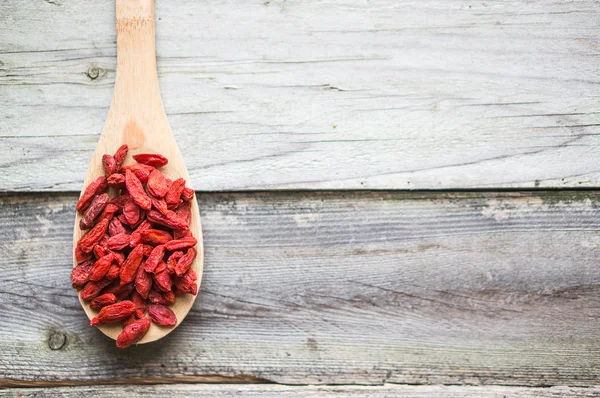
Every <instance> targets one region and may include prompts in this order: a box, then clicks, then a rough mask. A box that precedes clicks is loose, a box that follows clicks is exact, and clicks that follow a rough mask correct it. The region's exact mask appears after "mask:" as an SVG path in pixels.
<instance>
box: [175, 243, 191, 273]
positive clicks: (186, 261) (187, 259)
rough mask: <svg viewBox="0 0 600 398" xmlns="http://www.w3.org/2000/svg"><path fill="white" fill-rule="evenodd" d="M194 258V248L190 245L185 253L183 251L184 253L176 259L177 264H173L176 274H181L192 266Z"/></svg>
mask: <svg viewBox="0 0 600 398" xmlns="http://www.w3.org/2000/svg"><path fill="white" fill-rule="evenodd" d="M195 258H196V249H194V248H193V247H190V248H189V249H188V251H187V253H185V255H184V256H182V257H181V258H180V259H179V260H178V261H177V265H176V266H175V273H176V274H177V276H182V275H183V274H185V273H186V272H187V271H188V270H189V269H190V267H191V266H192V263H193V262H194V259H195Z"/></svg>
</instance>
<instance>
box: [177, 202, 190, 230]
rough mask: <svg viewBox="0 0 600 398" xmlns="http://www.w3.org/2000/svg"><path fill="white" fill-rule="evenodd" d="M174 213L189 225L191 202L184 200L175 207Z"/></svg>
mask: <svg viewBox="0 0 600 398" xmlns="http://www.w3.org/2000/svg"><path fill="white" fill-rule="evenodd" d="M175 214H177V215H178V216H179V218H181V219H182V220H183V221H185V223H186V224H187V225H190V223H191V222H192V204H191V203H190V202H186V203H184V204H182V205H181V206H179V207H178V208H177V209H175Z"/></svg>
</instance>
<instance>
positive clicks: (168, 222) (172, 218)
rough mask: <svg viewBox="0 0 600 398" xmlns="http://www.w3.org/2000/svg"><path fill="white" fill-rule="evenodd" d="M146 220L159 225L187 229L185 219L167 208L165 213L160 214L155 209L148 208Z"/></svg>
mask: <svg viewBox="0 0 600 398" xmlns="http://www.w3.org/2000/svg"><path fill="white" fill-rule="evenodd" d="M147 217H148V220H149V221H151V222H153V223H155V224H159V225H163V226H165V227H169V228H173V229H187V228H188V224H187V223H186V222H185V220H182V219H181V218H180V217H179V216H178V215H177V214H175V213H174V212H173V211H171V210H168V211H167V213H166V214H164V215H163V214H161V213H159V212H158V211H156V210H150V211H149V212H148V213H147Z"/></svg>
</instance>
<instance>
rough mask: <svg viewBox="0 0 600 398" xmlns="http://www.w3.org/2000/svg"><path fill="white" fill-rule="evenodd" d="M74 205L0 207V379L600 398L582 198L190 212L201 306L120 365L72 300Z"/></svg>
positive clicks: (297, 196)
mask: <svg viewBox="0 0 600 398" xmlns="http://www.w3.org/2000/svg"><path fill="white" fill-rule="evenodd" d="M75 201H76V194H69V195H64V194H62V195H37V194H29V195H9V196H6V195H5V196H4V197H0V231H2V239H1V240H0V253H2V261H0V274H1V275H2V278H0V314H1V320H2V322H0V347H1V349H0V379H3V380H12V381H13V382H14V381H15V380H16V381H19V380H20V381H37V382H59V381H65V380H69V382H70V383H75V382H85V383H98V382H101V381H103V380H108V381H111V382H116V381H121V382H126V383H137V382H141V381H144V382H154V383H156V382H169V381H176V380H177V379H179V378H185V381H194V380H196V381H200V380H205V378H204V377H203V376H205V375H217V376H234V377H236V378H239V377H240V376H245V377H247V378H249V379H250V380H252V378H257V379H263V380H268V381H274V382H279V383H285V384H382V383H384V382H392V383H408V384H488V385H490V384H496V385H498V384H501V385H529V386H549V385H571V386H594V385H598V384H599V383H598V380H600V366H598V358H599V353H600V339H598V330H599V327H600V321H599V319H600V305H599V301H600V289H599V286H600V272H598V255H599V251H600V213H599V212H598V206H599V205H600V197H599V196H598V193H596V192H580V193H577V192H575V193H568V192H567V193H560V192H550V193H535V194H527V193H511V194H508V193H505V194H487V193H486V194H483V193H477V194H452V195H450V194H444V195H441V194H439V193H437V194H434V193H428V194H421V193H401V192H398V193H377V192H364V193H312V194H308V193H299V192H296V193H261V194H258V193H244V194H205V195H202V196H201V197H200V209H201V216H202V219H203V228H204V233H205V235H204V238H205V248H206V267H205V273H204V279H203V283H202V290H201V292H200V293H199V296H198V299H197V300H196V302H195V304H194V307H193V308H192V310H191V312H190V313H189V315H188V317H187V318H186V320H185V322H183V323H182V325H181V326H180V327H178V328H177V329H176V330H175V331H174V332H173V333H171V334H169V335H168V336H166V337H165V338H163V339H161V340H160V341H159V342H157V343H152V344H145V345H142V346H139V347H133V348H131V349H127V350H119V349H117V348H115V347H114V342H113V341H112V340H110V339H109V338H107V337H105V336H104V335H102V333H101V332H99V331H97V330H96V329H95V328H92V327H90V326H89V325H88V320H87V317H86V316H85V315H84V314H83V313H82V311H81V308H80V306H79V303H78V302H77V297H76V294H75V291H74V290H73V289H72V288H71V287H70V281H69V272H70V268H71V253H70V241H71V232H72V231H71V225H72V224H71V223H72V220H73V213H74V206H75ZM196 378H198V379H196ZM244 380H248V379H244ZM4 383H6V381H4Z"/></svg>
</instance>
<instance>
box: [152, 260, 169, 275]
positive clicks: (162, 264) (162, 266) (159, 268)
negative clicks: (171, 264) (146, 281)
mask: <svg viewBox="0 0 600 398" xmlns="http://www.w3.org/2000/svg"><path fill="white" fill-rule="evenodd" d="M166 269H167V264H166V263H165V262H164V261H161V262H160V263H158V266H157V267H156V268H155V269H154V272H153V273H154V274H160V273H161V272H163V271H164V270H166Z"/></svg>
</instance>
